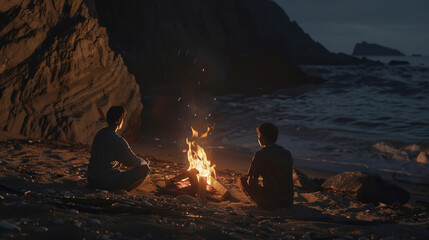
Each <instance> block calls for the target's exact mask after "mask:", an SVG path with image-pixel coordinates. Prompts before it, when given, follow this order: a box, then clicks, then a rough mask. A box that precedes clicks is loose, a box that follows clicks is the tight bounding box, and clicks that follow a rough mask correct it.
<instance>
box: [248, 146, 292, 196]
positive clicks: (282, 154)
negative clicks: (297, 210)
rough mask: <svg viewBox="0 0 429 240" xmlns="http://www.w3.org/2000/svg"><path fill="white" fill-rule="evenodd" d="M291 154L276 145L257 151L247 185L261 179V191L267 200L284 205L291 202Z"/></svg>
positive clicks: (254, 183) (255, 183)
mask: <svg viewBox="0 0 429 240" xmlns="http://www.w3.org/2000/svg"><path fill="white" fill-rule="evenodd" d="M292 166H293V159H292V154H291V153H290V152H289V151H288V150H286V149H284V148H283V147H281V146H279V145H277V144H271V145H269V146H267V147H264V148H262V149H261V150H260V151H257V152H256V153H255V155H254V156H253V160H252V164H251V165H250V168H249V172H248V175H249V185H250V186H252V185H253V186H255V185H257V184H258V177H259V176H261V177H262V178H263V188H262V189H263V191H264V194H265V195H266V197H267V198H269V199H271V200H273V201H275V202H279V203H285V204H292V202H293V181H292Z"/></svg>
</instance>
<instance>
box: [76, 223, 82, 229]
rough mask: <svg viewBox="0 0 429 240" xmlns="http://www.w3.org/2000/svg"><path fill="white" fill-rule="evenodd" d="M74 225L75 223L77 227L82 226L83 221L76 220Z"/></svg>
mask: <svg viewBox="0 0 429 240" xmlns="http://www.w3.org/2000/svg"><path fill="white" fill-rule="evenodd" d="M74 225H75V226H76V227H79V228H80V227H81V226H82V223H81V222H75V223H74Z"/></svg>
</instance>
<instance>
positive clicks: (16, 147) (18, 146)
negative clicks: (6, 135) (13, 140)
mask: <svg viewBox="0 0 429 240" xmlns="http://www.w3.org/2000/svg"><path fill="white" fill-rule="evenodd" d="M13 149H14V150H22V144H19V143H17V144H15V145H13Z"/></svg>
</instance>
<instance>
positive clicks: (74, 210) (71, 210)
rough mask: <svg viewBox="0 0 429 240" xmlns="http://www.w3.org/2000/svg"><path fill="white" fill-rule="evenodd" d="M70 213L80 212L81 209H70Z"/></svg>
mask: <svg viewBox="0 0 429 240" xmlns="http://www.w3.org/2000/svg"><path fill="white" fill-rule="evenodd" d="M69 213H72V214H78V213H79V211H78V210H76V209H70V210H69Z"/></svg>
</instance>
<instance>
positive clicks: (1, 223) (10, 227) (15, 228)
mask: <svg viewBox="0 0 429 240" xmlns="http://www.w3.org/2000/svg"><path fill="white" fill-rule="evenodd" d="M0 229H5V230H11V231H20V230H21V228H19V227H18V226H17V225H15V224H12V223H9V222H5V221H0Z"/></svg>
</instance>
